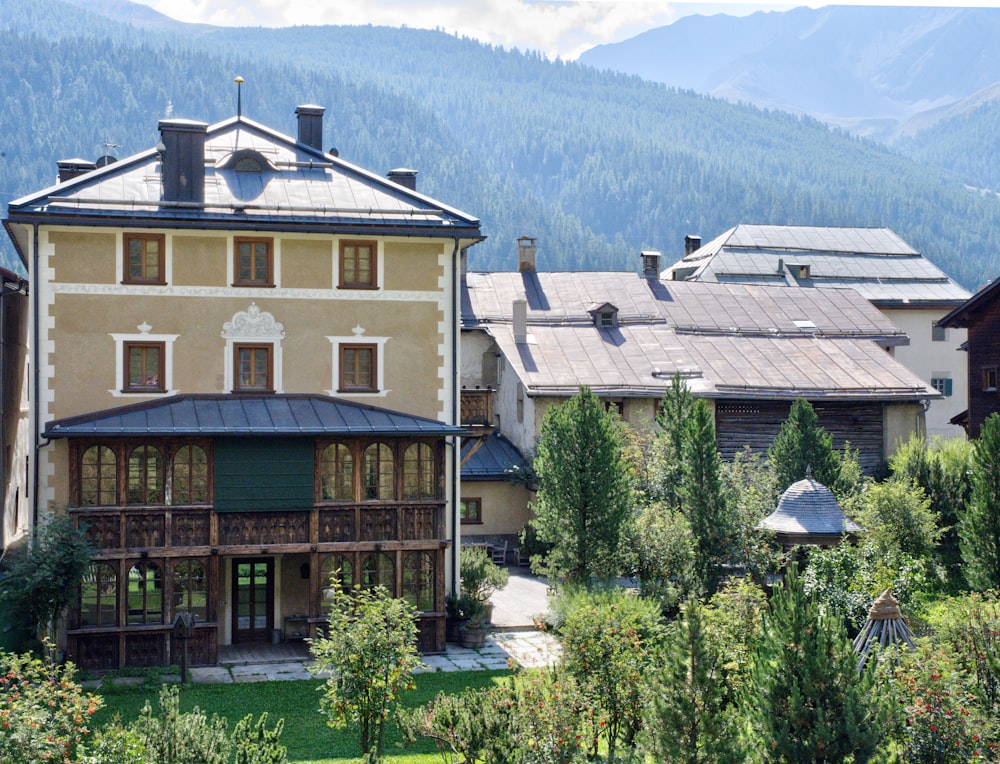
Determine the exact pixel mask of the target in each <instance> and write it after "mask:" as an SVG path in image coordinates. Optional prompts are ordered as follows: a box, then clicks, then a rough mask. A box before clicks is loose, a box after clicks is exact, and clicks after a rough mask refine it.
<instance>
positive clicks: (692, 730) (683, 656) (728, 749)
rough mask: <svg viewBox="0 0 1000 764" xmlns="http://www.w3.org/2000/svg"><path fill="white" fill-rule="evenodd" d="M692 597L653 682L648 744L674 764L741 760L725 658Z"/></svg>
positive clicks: (656, 754) (657, 755)
mask: <svg viewBox="0 0 1000 764" xmlns="http://www.w3.org/2000/svg"><path fill="white" fill-rule="evenodd" d="M711 647H712V646H711V644H710V641H709V639H708V634H707V632H706V629H705V624H704V622H703V621H702V609H701V603H699V602H698V600H697V599H694V598H692V599H691V600H690V601H689V602H688V604H687V605H686V606H685V608H684V615H683V617H682V618H679V619H677V620H676V621H675V622H674V624H673V627H672V629H671V632H670V634H669V636H668V638H667V642H666V645H665V646H664V653H663V656H664V658H663V667H662V670H661V671H660V672H659V673H658V674H657V675H656V676H654V677H653V679H652V680H651V681H650V691H651V693H652V697H651V699H650V702H649V703H648V705H647V707H646V708H647V712H646V724H645V728H644V741H643V742H644V748H645V749H646V750H647V751H648V752H649V753H650V754H651V755H652V757H653V760H655V761H669V762H674V763H675V764H727V762H741V761H744V758H743V757H742V756H741V755H740V751H739V749H738V745H737V741H736V736H735V734H734V732H735V730H734V729H733V721H734V717H733V716H732V715H731V714H730V713H729V710H728V709H726V706H725V683H724V682H723V680H722V677H721V673H722V667H721V665H720V663H721V661H720V656H719V655H718V654H717V653H715V652H713V650H712V649H711Z"/></svg>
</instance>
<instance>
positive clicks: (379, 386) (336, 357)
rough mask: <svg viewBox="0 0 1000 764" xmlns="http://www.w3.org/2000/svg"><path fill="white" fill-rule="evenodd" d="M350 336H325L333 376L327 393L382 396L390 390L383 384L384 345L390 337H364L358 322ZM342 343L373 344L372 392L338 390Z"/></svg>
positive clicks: (360, 396) (352, 395) (363, 330)
mask: <svg viewBox="0 0 1000 764" xmlns="http://www.w3.org/2000/svg"><path fill="white" fill-rule="evenodd" d="M351 331H352V332H354V334H353V335H351V336H350V337H343V336H341V337H327V339H328V340H329V341H330V345H331V350H332V353H333V376H332V378H331V380H330V389H329V390H324V391H323V392H325V393H326V394H327V395H330V396H336V397H341V398H384V397H385V396H386V395H388V394H389V393H390V392H392V391H391V390H390V389H389V388H387V387H386V386H385V345H386V343H387V342H388V341H389V340H391V339H392V337H366V336H365V329H364V328H363V327H362V326H361V325H360V324H359V325H358V326H355V327H354V328H353V329H352V330H351ZM342 345H375V346H376V349H375V356H376V358H375V367H376V368H375V374H376V377H375V388H376V389H375V390H373V391H372V392H339V390H340V347H341V346H342Z"/></svg>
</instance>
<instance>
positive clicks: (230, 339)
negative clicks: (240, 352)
mask: <svg viewBox="0 0 1000 764" xmlns="http://www.w3.org/2000/svg"><path fill="white" fill-rule="evenodd" d="M222 337H223V339H225V341H226V348H225V355H224V356H223V369H224V370H225V371H224V379H225V381H224V388H223V389H224V390H225V391H226V392H227V393H233V392H237V393H239V392H246V391H241V390H235V389H234V387H235V384H236V372H235V369H234V368H233V367H234V365H235V363H234V356H235V353H236V346H237V345H271V348H272V349H271V363H272V372H273V379H272V382H273V383H274V392H275V393H282V392H284V389H283V387H282V377H281V366H282V364H281V340H282V339H284V337H285V328H284V326H283V325H282V324H280V323H278V322H277V321H275V320H274V316H273V315H271V314H270V313H268V312H267V311H266V310H261V309H260V308H258V307H257V303H255V302H251V303H250V306H249V307H248V308H247V309H246V310H241V311H239V312H238V313H235V314H233V319H232V321H227V322H226V323H225V324H223V326H222Z"/></svg>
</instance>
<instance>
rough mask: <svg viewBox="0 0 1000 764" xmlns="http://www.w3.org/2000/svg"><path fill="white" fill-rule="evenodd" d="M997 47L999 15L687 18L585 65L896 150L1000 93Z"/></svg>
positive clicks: (597, 54) (606, 49)
mask: <svg viewBox="0 0 1000 764" xmlns="http://www.w3.org/2000/svg"><path fill="white" fill-rule="evenodd" d="M998 41H1000V9H997V8H924V7H862V6H828V7H824V8H819V9H815V10H814V9H810V8H797V9H794V10H791V11H787V12H773V11H772V12H766V13H765V12H759V13H755V14H752V15H750V16H746V17H739V18H736V17H731V16H719V15H716V16H687V17H684V18H682V19H680V20H678V21H677V22H675V23H674V24H671V25H669V26H666V27H660V28H658V29H653V30H650V31H648V32H645V33H643V34H641V35H638V36H636V37H633V38H631V39H629V40H625V41H623V42H619V43H614V44H609V45H601V46H598V47H596V48H593V49H591V50H589V51H587V52H586V53H584V54H583V55H582V56H580V58H579V62H580V63H582V64H586V65H588V66H594V67H597V68H600V69H612V70H615V71H620V72H625V73H628V74H636V75H639V76H640V77H643V78H644V79H648V80H651V81H654V82H662V83H664V84H666V85H671V86H675V87H679V88H682V89H691V90H694V91H695V92H698V93H705V94H708V95H713V96H716V97H719V98H724V99H726V100H729V101H733V102H740V101H742V102H747V103H752V104H754V105H756V106H759V107H761V108H777V109H782V110H784V111H790V112H793V113H800V114H808V115H810V116H813V117H815V118H817V119H820V120H822V121H825V122H828V123H830V124H834V125H837V126H840V127H843V128H845V129H849V130H851V131H852V132H856V133H858V134H862V135H870V136H872V137H875V138H879V139H882V140H886V139H891V138H892V137H893V136H894V135H895V134H896V133H897V132H898V131H900V130H901V129H905V124H906V122H907V121H908V120H910V119H911V118H918V119H919V118H921V117H920V115H922V114H924V116H923V117H922V119H923V124H927V123H928V122H929V121H930V119H929V117H930V115H929V114H925V113H927V112H931V111H932V110H940V109H942V108H943V107H948V106H950V105H952V104H955V103H957V102H959V101H962V100H963V99H966V98H968V97H970V96H973V95H974V94H976V93H978V92H979V91H983V90H984V89H986V88H990V87H991V86H992V85H993V84H994V83H997V82H1000V44H998ZM991 92H992V91H991ZM939 113H940V112H939ZM911 132H912V130H911Z"/></svg>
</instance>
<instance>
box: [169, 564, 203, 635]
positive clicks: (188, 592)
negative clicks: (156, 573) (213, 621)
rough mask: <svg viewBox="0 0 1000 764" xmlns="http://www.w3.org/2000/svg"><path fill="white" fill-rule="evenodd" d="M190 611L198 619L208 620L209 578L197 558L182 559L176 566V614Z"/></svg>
mask: <svg viewBox="0 0 1000 764" xmlns="http://www.w3.org/2000/svg"><path fill="white" fill-rule="evenodd" d="M182 611H188V612H190V613H191V614H192V615H194V617H195V620H196V621H202V622H204V621H207V620H208V578H207V576H206V574H205V566H204V565H203V564H202V563H200V562H198V561H197V560H182V561H181V562H178V563H177V564H176V565H175V566H174V614H177V613H179V612H182Z"/></svg>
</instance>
